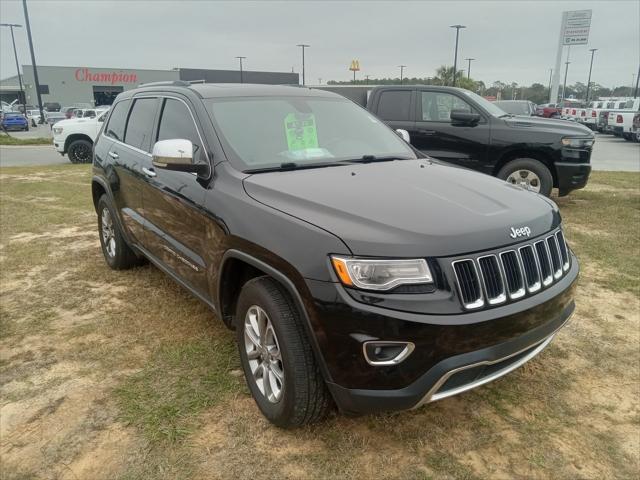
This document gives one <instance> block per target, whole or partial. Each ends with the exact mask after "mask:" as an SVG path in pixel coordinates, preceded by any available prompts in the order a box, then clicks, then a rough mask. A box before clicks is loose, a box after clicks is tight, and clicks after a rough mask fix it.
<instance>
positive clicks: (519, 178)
mask: <svg viewBox="0 0 640 480" xmlns="http://www.w3.org/2000/svg"><path fill="white" fill-rule="evenodd" d="M507 182H509V183H511V184H513V185H520V186H521V187H523V188H526V189H527V190H531V191H533V192H536V193H540V187H541V185H540V183H541V182H540V177H538V175H536V174H535V173H534V172H532V171H531V170H516V171H515V172H512V173H511V174H510V175H509V176H508V177H507Z"/></svg>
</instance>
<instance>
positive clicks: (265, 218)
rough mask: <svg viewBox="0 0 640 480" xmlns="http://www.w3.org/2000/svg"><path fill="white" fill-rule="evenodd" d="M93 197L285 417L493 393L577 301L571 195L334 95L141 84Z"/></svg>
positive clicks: (100, 214) (115, 125) (274, 411)
mask: <svg viewBox="0 0 640 480" xmlns="http://www.w3.org/2000/svg"><path fill="white" fill-rule="evenodd" d="M384 92H387V91H386V90H385V91H384ZM401 92H402V91H401ZM409 92H410V93H412V91H410V90H409ZM384 95H385V94H384V93H383V94H382V95H380V97H381V98H382V99H383V100H384V101H385V102H386V98H385V96H384ZM460 95H461V96H460V98H461V99H464V98H465V97H464V96H463V95H465V94H464V93H460ZM455 96H456V97H457V96H458V94H456V95H455ZM396 100H400V101H399V102H398V103H397V105H399V107H397V108H401V109H402V108H404V107H403V106H402V105H403V104H402V99H401V98H400V99H398V98H396ZM473 101H474V103H475V99H474V100H473ZM385 105H386V103H385ZM482 108H483V110H482V111H483V114H484V113H485V112H484V107H482ZM494 108H496V109H497V107H494ZM483 119H484V117H483ZM467 120H469V117H467ZM485 120H486V121H487V122H489V119H485ZM461 128H471V127H461ZM513 128H516V127H513ZM402 134H403V135H405V134H406V132H402ZM91 190H92V198H93V203H94V205H95V210H96V213H97V220H98V233H99V237H100V243H101V246H102V252H103V255H104V258H105V261H106V263H107V265H108V266H109V267H111V268H112V269H115V270H120V269H125V268H130V267H133V266H135V265H138V264H139V263H140V262H141V261H142V259H143V258H146V259H148V260H150V261H151V262H153V263H154V264H155V265H157V266H158V267H159V268H160V269H161V270H163V271H164V272H166V273H167V274H168V275H169V276H170V277H172V278H173V279H174V280H175V281H176V282H177V283H178V284H180V285H181V286H182V287H184V288H186V289H187V290H188V291H190V292H192V293H193V294H194V295H195V296H196V297H198V298H199V299H200V300H202V301H203V302H204V303H205V304H206V305H208V306H209V307H210V308H211V309H212V311H214V312H216V313H217V316H218V317H219V318H220V319H221V320H222V321H223V322H224V323H225V324H226V325H227V326H228V327H230V328H233V329H235V336H236V341H237V344H238V350H239V356H240V363H241V365H242V369H243V371H244V374H245V378H246V381H247V384H248V387H249V390H250V392H251V394H252V395H253V397H254V399H255V401H256V403H257V405H258V407H259V409H260V410H261V412H262V413H263V414H264V415H265V417H266V418H267V419H269V420H270V421H271V422H273V423H275V424H276V425H279V426H282V427H295V426H299V425H303V424H307V423H311V422H314V421H317V420H320V419H321V418H323V417H324V416H325V415H326V413H327V412H328V411H329V410H330V408H331V406H332V404H333V403H335V404H336V405H337V406H338V408H339V409H340V410H341V411H344V412H348V413H366V412H378V411H384V410H401V409H408V408H414V407H418V406H420V405H423V404H426V403H428V402H432V401H434V400H438V399H442V398H445V397H448V396H451V395H455V394H457V393H460V392H463V391H466V390H469V389H471V388H474V387H476V386H478V385H482V384H484V383H487V382H489V381H491V380H494V379H496V378H498V377H501V376H502V375H505V374H507V373H509V372H510V371H512V370H514V369H515V368H517V367H519V366H520V365H522V364H524V363H525V362H527V361H528V360H530V359H531V358H533V357H535V356H536V355H538V354H539V353H540V352H541V351H542V350H543V349H544V348H545V347H546V346H547V345H548V344H549V342H551V340H552V339H553V338H554V336H555V335H556V333H557V332H558V331H559V329H560V328H562V326H563V325H564V324H565V323H566V322H567V320H568V319H569V317H570V316H571V314H572V313H573V311H574V300H573V296H574V286H575V284H576V279H577V276H578V269H579V267H578V262H577V260H576V258H575V257H574V255H573V253H572V252H571V250H570V249H569V248H568V247H567V245H566V242H565V238H564V235H563V231H562V223H561V216H560V212H559V210H558V208H557V206H556V205H555V204H554V203H553V202H552V201H550V200H548V199H546V198H544V197H543V196H541V195H538V194H535V193H533V192H530V191H528V190H526V189H524V188H521V187H519V186H518V185H510V184H508V183H505V182H502V181H499V180H497V179H495V178H492V177H490V176H488V175H482V174H479V173H477V172H474V171H471V170H468V169H463V168H458V167H455V166H452V165H449V164H447V163H444V162H440V161H438V160H434V159H430V158H426V157H425V156H424V155H422V154H421V153H420V152H418V151H417V150H415V149H413V148H411V146H410V145H408V144H407V143H405V142H404V141H402V139H400V138H399V137H398V136H397V135H396V134H394V132H393V131H392V130H390V129H389V128H388V127H387V126H385V125H384V123H383V122H381V121H380V120H379V119H377V118H376V117H375V116H374V115H372V114H371V113H369V112H367V111H365V110H363V109H361V108H360V107H358V106H357V105H355V104H354V103H353V102H351V101H349V100H347V99H345V98H342V97H340V96H339V95H337V94H333V93H330V92H325V91H320V90H314V89H306V88H298V87H286V86H274V85H247V84H244V85H224V86H220V85H210V84H197V85H189V84H187V83H186V82H179V81H175V82H166V83H156V84H154V85H151V86H145V87H142V88H137V89H134V90H128V91H126V92H123V93H121V94H119V95H118V96H117V98H116V99H115V103H114V105H113V108H112V109H111V110H110V113H109V116H108V118H107V120H106V121H105V126H104V128H103V129H102V131H101V133H100V135H99V136H98V138H97V139H96V142H95V148H94V160H93V178H92V187H91ZM503 272H504V273H503ZM539 373H540V374H544V372H543V371H540V372H539Z"/></svg>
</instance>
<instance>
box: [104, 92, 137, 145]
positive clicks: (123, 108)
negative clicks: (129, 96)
mask: <svg viewBox="0 0 640 480" xmlns="http://www.w3.org/2000/svg"><path fill="white" fill-rule="evenodd" d="M130 103H131V100H123V101H121V102H118V103H116V104H115V106H114V107H113V112H111V117H110V118H109V123H108V124H107V128H106V129H105V135H106V136H107V137H111V138H115V139H116V140H119V141H121V142H122V141H124V126H125V123H126V121H127V112H128V111H129V104H130Z"/></svg>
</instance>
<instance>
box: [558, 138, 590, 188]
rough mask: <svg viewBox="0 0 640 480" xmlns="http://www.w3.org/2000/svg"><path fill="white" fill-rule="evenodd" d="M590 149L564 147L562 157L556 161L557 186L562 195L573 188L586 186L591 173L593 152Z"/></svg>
mask: <svg viewBox="0 0 640 480" xmlns="http://www.w3.org/2000/svg"><path fill="white" fill-rule="evenodd" d="M592 151H593V147H591V148H589V149H577V148H562V149H561V153H560V158H559V159H558V161H556V162H555V168H556V179H557V185H556V186H557V187H558V190H559V194H560V196H564V195H567V194H568V193H569V192H570V191H572V190H577V189H579V188H584V187H585V186H586V185H587V181H588V180H589V175H590V174H591V163H590V162H591V153H592Z"/></svg>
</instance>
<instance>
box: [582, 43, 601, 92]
mask: <svg viewBox="0 0 640 480" xmlns="http://www.w3.org/2000/svg"><path fill="white" fill-rule="evenodd" d="M596 50H598V49H597V48H590V49H589V51H590V52H591V63H590V64H589V80H587V94H586V95H585V96H586V97H587V98H585V100H584V101H585V102H586V103H589V91H590V90H591V69H593V54H594V53H596Z"/></svg>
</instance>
